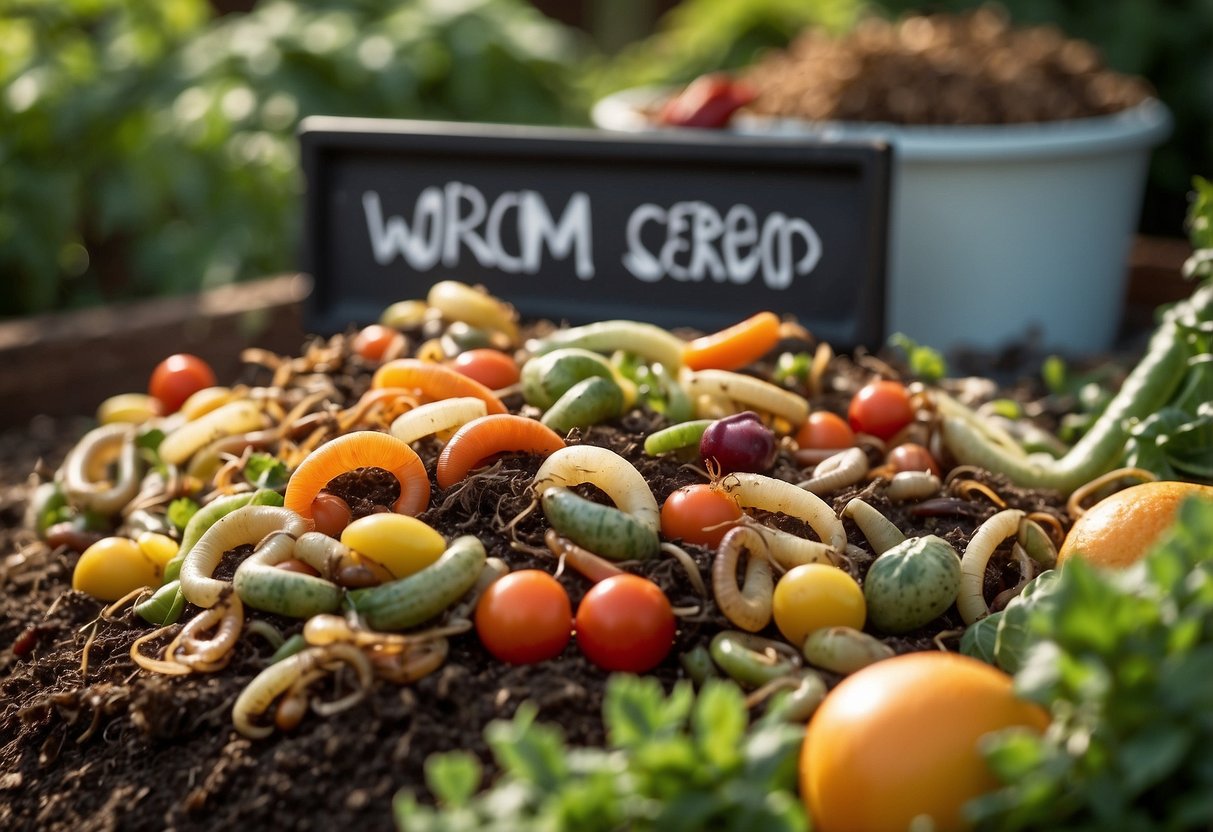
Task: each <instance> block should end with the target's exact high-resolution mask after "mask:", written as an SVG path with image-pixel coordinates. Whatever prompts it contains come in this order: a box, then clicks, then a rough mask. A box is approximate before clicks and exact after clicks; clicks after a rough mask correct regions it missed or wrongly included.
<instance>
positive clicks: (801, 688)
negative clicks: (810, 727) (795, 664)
mask: <svg viewBox="0 0 1213 832" xmlns="http://www.w3.org/2000/svg"><path fill="white" fill-rule="evenodd" d="M800 673H801V675H800V683H799V684H797V685H796V687H794V688H793V689H792V690H790V691H788V693H787V694H786V695H785V697H784V698H783V699H782V700H781V701H780V704H779V706H778V708H779V715H780V716H781V717H783V719H784V720H786V721H787V722H802V723H803V722H808V721H809V719H810V718H812V716H813V714H814V713H815V712H816V711H817V708H818V706H820V705H821V703H822V702H823V701H824V700H825V698H826V693H828V689H827V688H826V683H825V679H823V678H821V674H820V673H818V672H817V671H815V670H813V669H811V668H807V667H806V668H804V669H803V670H801V671H800Z"/></svg>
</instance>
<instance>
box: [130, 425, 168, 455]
mask: <svg viewBox="0 0 1213 832" xmlns="http://www.w3.org/2000/svg"><path fill="white" fill-rule="evenodd" d="M164 436H165V434H164V431H162V430H161V429H160V428H145V429H143V430H141V431H139V432H138V433H136V434H135V447H136V448H139V449H140V450H143V451H151V452H152V454H157V452H158V451H159V450H160V443H161V442H163V441H164ZM156 458H157V459H158V458H159V457H158V456H157V457H156Z"/></svg>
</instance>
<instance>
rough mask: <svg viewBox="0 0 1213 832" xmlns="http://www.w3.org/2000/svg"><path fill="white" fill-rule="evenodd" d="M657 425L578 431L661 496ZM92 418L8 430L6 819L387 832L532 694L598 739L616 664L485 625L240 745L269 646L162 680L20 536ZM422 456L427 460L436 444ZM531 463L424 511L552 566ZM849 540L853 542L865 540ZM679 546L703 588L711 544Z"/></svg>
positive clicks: (1, 754)
mask: <svg viewBox="0 0 1213 832" xmlns="http://www.w3.org/2000/svg"><path fill="white" fill-rule="evenodd" d="M837 366H838V369H837V371H836V373H835V376H836V377H835V378H834V379H833V392H832V394H830V395H828V396H824V397H821V398H820V399H819V400H818V401H815V402H814V404H815V406H825V407H832V408H833V409H836V410H838V409H841V407H843V406H844V403H845V401H846V399H847V397H848V396H849V392H850V391H851V390H854V389H855V388H856V387H857V386H858V384H859V383H860V382H861V381H862V380H864V379H866V378H867V377H868V376H869V375H870V372H869V371H868V370H866V369H863V368H862V367H861V366H860V365H858V364H854V363H850V362H846V361H842V362H837ZM515 405H517V402H515ZM655 424H656V423H655V422H653V420H652V418H651V417H646V416H644V415H643V414H640V413H639V412H637V413H634V414H633V415H631V416H629V417H626V418H625V419H623V420H620V421H618V422H616V423H614V424H612V425H608V426H599V427H594V428H592V429H590V430H588V431H586V432H585V434H584V436H583V437H582V441H584V442H588V443H592V444H596V445H604V446H607V447H610V448H612V449H614V450H616V451H618V452H619V453H621V454H623V455H624V456H625V457H628V458H629V459H631V460H634V461H635V462H636V464H637V465H638V466H639V467H640V469H641V471H642V472H643V473H644V474H645V475H646V477H647V478H648V480H649V482H650V483H651V484H652V487H653V491H654V494H655V496H656V497H657V499H658V502H662V501H664V499H665V497H666V496H667V495H668V494H669V493H670V492H671V491H673V490H674V489H675V488H677V487H679V486H682V485H686V484H688V483H691V482H696V481H701V480H702V478H701V476H700V474H699V473H697V472H696V471H695V470H694V469H692V468H690V467H687V466H682V465H679V464H678V463H676V462H673V461H667V460H653V459H649V458H646V457H644V455H643V451H642V450H641V445H642V443H643V439H644V437H645V435H646V434H647V433H648V432H650V431H651V430H652V429H653V427H654V426H655ZM87 426H88V421H87V420H81V419H59V420H50V419H38V420H35V422H33V423H31V424H30V426H29V427H28V429H26V430H21V431H11V432H8V433H3V434H0V555H2V556H3V557H4V560H3V561H2V563H3V566H2V567H0V570H2V571H0V580H2V581H3V587H4V589H3V595H0V828H3V829H7V830H19V829H38V830H44V832H55V830H71V832H88V830H110V829H123V830H142V829H174V830H204V829H205V830H213V829H221V828H248V829H258V828H283V829H295V830H308V829H320V830H326V831H327V830H332V829H352V828H356V829H360V830H363V831H364V832H370V830H381V829H382V830H386V829H391V828H392V826H393V821H392V814H391V801H392V797H393V795H394V794H395V793H396V792H397V791H398V790H400V789H413V790H418V791H423V789H424V787H423V785H422V783H423V780H422V766H423V763H424V761H425V759H426V757H427V756H428V755H429V754H431V753H433V752H436V751H447V750H452V749H467V750H470V751H472V752H474V753H476V754H477V755H479V756H480V757H481V758H482V759H484V760H485V762H486V763H488V762H490V758H489V754H488V750H487V747H486V745H485V743H484V740H483V736H482V732H483V728H484V726H485V725H486V723H488V722H489V721H491V720H493V719H498V718H505V717H509V716H511V715H512V714H513V713H514V711H515V709H516V708H517V707H518V705H519V703H521V702H523V701H524V700H528V699H529V700H532V701H534V702H535V703H536V704H537V705H538V706H539V709H540V716H541V719H544V720H548V721H551V722H553V723H556V724H559V725H560V726H561V727H562V729H563V731H564V733H565V735H566V737H567V738H568V739H569V741H570V742H572V743H574V744H580V745H593V744H601V743H602V742H603V729H602V723H601V719H600V711H601V704H602V693H603V687H604V682H605V678H606V675H605V674H604V673H603V672H602V671H600V670H598V669H597V668H595V667H593V666H592V665H590V664H589V663H588V662H587V661H586V660H585V659H584V658H583V657H582V656H581V655H580V653H579V652H578V651H577V649H576V647H575V646H574V645H572V644H571V645H570V646H569V647H568V648H567V649H566V651H565V652H564V654H563V655H562V656H560V657H559V658H558V659H556V660H554V661H550V662H547V663H544V664H540V665H537V666H530V667H511V666H507V665H505V664H502V663H500V662H497V661H495V660H493V659H491V658H490V657H489V656H488V654H487V653H486V652H485V651H484V649H483V648H482V647H481V646H480V644H479V642H478V641H477V639H476V637H475V635H474V634H467V635H464V636H460V637H456V638H454V639H453V640H452V645H451V653H450V656H449V658H448V660H447V662H446V663H445V665H444V666H443V667H442V668H441V669H440V670H439V671H438V672H436V673H434V674H433V675H431V676H429V677H427V678H425V679H423V680H421V681H420V682H417V683H416V684H413V685H410V686H405V687H397V686H394V685H391V684H386V683H379V684H377V685H376V686H375V688H374V690H373V692H372V693H371V695H369V696H368V697H367V699H366V700H364V701H363V702H362V703H361V704H359V705H357V706H356V707H353V708H351V709H349V710H347V711H345V712H343V713H341V714H339V715H337V716H334V717H332V718H327V719H322V718H319V717H316V716H314V715H310V714H309V715H308V716H307V717H305V719H304V720H303V723H302V724H301V725H300V726H299V727H298V728H297V729H296V730H295V731H293V732H292V733H289V734H282V733H276V734H274V735H273V736H272V737H270V738H269V739H266V740H261V741H250V740H248V739H244V738H242V737H241V736H239V735H238V734H237V733H236V732H235V731H234V730H233V728H232V725H231V717H230V712H231V708H232V704H233V702H234V701H235V698H236V696H237V695H238V693H239V692H240V691H241V690H242V689H243V688H244V686H245V685H246V684H247V683H248V682H249V680H250V679H252V678H253V676H254V675H255V674H256V673H257V672H258V671H259V670H260V669H261V668H263V667H264V666H265V662H266V658H267V656H268V655H269V653H270V648H269V647H268V645H267V644H266V643H265V642H264V641H263V640H262V639H260V638H258V637H257V636H255V635H249V634H246V635H245V636H243V637H242V639H241V641H240V643H239V645H238V648H237V652H236V656H235V658H234V659H233V661H232V662H231V664H230V665H229V666H228V667H227V668H226V669H224V670H222V671H220V672H218V673H214V674H207V675H191V676H186V677H174V678H168V677H161V676H155V675H152V674H150V673H147V672H145V671H141V670H139V669H137V668H136V667H135V665H134V664H133V663H132V661H131V660H130V658H129V655H128V651H129V649H130V645H131V643H132V641H134V639H135V638H137V637H138V636H139V635H141V634H144V633H146V632H147V628H146V627H145V626H144V625H143V624H142V622H141V621H138V620H137V619H136V618H135V617H134V616H133V614H132V613H130V612H125V613H123V614H121V615H118V616H117V617H115V618H113V619H110V620H105V621H102V622H100V623H99V624H97V625H96V627H95V628H94V627H93V626H91V623H92V622H94V621H95V620H96V619H97V616H98V613H99V611H100V610H101V608H102V606H103V605H102V604H101V603H99V602H97V601H95V600H93V599H91V598H89V597H87V596H85V595H83V594H80V593H76V592H73V591H72V590H71V573H72V569H73V566H74V564H75V561H76V558H77V555H75V554H73V553H70V552H67V551H65V550H63V549H53V550H52V549H48V548H47V547H46V546H45V545H43V544H41V543H39V542H37V541H35V540H34V539H33V537H32V536H31V535H30V534H29V533H28V532H26V531H24V530H23V529H22V515H23V512H24V510H25V504H26V500H27V496H28V493H29V488H30V485H29V484H30V482H31V480H30V475H31V472H33V471H34V470H35V469H37V468H40V469H41V470H43V471H51V470H53V469H54V468H55V467H56V466H58V464H59V463H60V462H61V460H62V459H63V456H64V454H65V453H66V451H67V450H68V449H69V448H70V447H71V445H72V443H73V442H74V441H75V440H76V438H78V437H79V436H80V435H81V434H82V433H83V431H84V430H85V429H86V427H87ZM420 448H421V451H422V457H423V459H424V460H425V462H426V463H427V467H428V468H429V470H431V471H432V470H433V462H434V459H435V457H436V454H437V450H438V446H437V444H436V443H422V445H421V446H420ZM781 454H782V455H781V458H780V461H779V463H778V465H779V466H782V469H781V470H782V471H783V472H784V473H785V474H789V475H791V477H794V476H795V474H796V473H797V471H796V470H795V468H794V463H793V462H792V460H791V457H790V456H788V455H787V454H786V453H782V452H781ZM536 467H537V465H536V463H535V461H533V460H528V459H521V458H519V459H507V460H505V461H503V462H501V463H500V464H499V465H498V466H496V467H494V468H491V469H488V470H487V471H486V472H485V473H481V474H479V475H476V476H473V477H472V478H471V479H470V480H469V481H467V482H466V483H465V484H462V485H460V486H457V487H456V488H455V489H451V491H450V492H448V493H443V492H441V491H440V490H438V489H437V488H435V491H434V497H433V499H432V502H431V508H430V509H429V510H428V511H427V512H426V513H425V514H423V515H422V519H424V520H426V521H427V522H429V523H430V524H431V525H433V526H434V527H436V528H438V529H439V530H441V531H443V532H444V533H445V534H447V535H448V536H451V535H455V534H464V533H472V534H476V535H478V536H479V537H480V538H481V539H482V540H483V541H485V543H486V545H487V546H488V548H489V554H490V555H495V556H498V557H501V558H504V559H505V560H507V562H509V563H510V564H511V566H512V567H514V568H519V567H526V566H532V565H534V566H538V567H540V568H544V569H547V570H549V571H550V570H552V569H553V568H554V561H553V560H552V559H551V558H550V557H548V556H547V555H546V554H543V553H542V551H543V532H544V529H545V524H544V520H543V518H542V514H541V512H532V513H531V514H530V515H529V516H528V517H527V518H526V519H524V520H522V521H520V522H518V523H517V525H516V537H517V540H518V542H519V543H520V544H522V546H524V547H530V548H532V549H534V550H535V551H534V552H530V551H526V550H522V551H519V550H518V548H517V547H515V548H514V549H511V547H510V545H509V537H508V536H507V535H506V534H505V533H503V528H504V526H505V524H506V523H508V522H509V521H510V520H511V518H513V517H514V516H515V515H516V514H518V513H519V512H520V511H521V510H522V509H523V508H525V507H526V505H527V504H528V502H529V500H530V498H529V495H528V494H527V493H526V486H527V484H528V483H529V482H530V479H531V477H532V476H533V474H534V471H535V468H536ZM987 481H988V482H990V483H991V484H992V485H994V486H995V487H996V488H997V489H998V490H999V491H1000V492H1001V493H1002V494H1003V495H1004V496H1006V497H1007V498H1008V499H1009V500H1010V501H1011V503H1012V504H1013V505H1015V506H1018V507H1026V508H1032V509H1037V508H1039V509H1044V510H1048V511H1053V512H1054V513H1057V514H1059V515H1060V514H1062V512H1061V511H1060V506H1059V504H1058V501H1057V500H1056V499H1053V498H1051V496H1050V495H1048V494H1042V493H1034V492H1024V491H1020V490H1017V489H1012V488H1009V487H1008V486H1007V484H1006V483H1003V482H998V481H997V480H987ZM854 494H855V490H854V489H852V490H850V491H848V492H847V493H844V494H840V495H837V499H836V500H835V505H836V507H837V508H839V509H841V506H842V505H843V504H844V503H845V501H846V500H847V499H849V498H850V497H851V496H854ZM876 505H877V506H878V507H880V508H882V509H883V510H885V511H886V512H887V513H888V514H889V515H890V516H891V517H892V518H893V519H894V521H895V522H896V523H897V524H898V525H899V526H900V527H901V528H902V529H903V530H904V531H906V532H907V534H916V533H933V534H939V535H942V536H944V537H947V538H948V539H949V540H951V541H953V542H955V543H956V544H958V545H963V544H964V543H965V542H966V541H967V539H968V537H969V535H971V533H972V531H973V529H974V528H975V526H976V524H977V523H978V522H980V520H981V519H983V518H984V517H986V516H989V515H990V514H992V513H993V511H994V508H993V506H989V505H987V506H984V507H983V508H982V510H981V513H980V516H979V517H971V516H941V517H929V518H920V517H915V516H913V515H912V514H911V513H910V512H909V511H907V509H906V508H905V507H904V506H891V505H888V504H886V503H883V502H880V501H877V502H876ZM853 538H854V540H855V541H858V540H859V538H858V537H857V534H856V535H853ZM687 549H688V550H689V551H690V552H691V554H692V555H693V556H694V558H695V560H696V563H697V564H698V566H699V570H700V573H701V574H702V576H703V578H704V579H705V581H706V582H708V583H709V585H710V558H711V553H710V552H709V551H708V550H706V549H703V548H701V547H697V546H688V547H687ZM637 570H638V571H639V572H641V573H643V574H645V575H647V576H648V577H650V578H652V579H653V580H655V581H656V582H658V583H659V584H660V585H661V586H662V587H663V588H664V589H665V590H666V592H667V594H668V595H669V597H670V600H671V601H672V603H673V604H674V605H675V606H692V605H695V604H697V603H699V601H700V599H699V598H698V596H697V595H696V593H695V590H694V588H693V586H692V584H691V582H690V581H689V580H688V579H687V577H686V574H685V572H683V570H682V569H681V567H679V566H678V564H677V563H676V562H674V561H673V560H672V559H669V558H657V559H654V560H652V561H650V562H647V563H644V564H641V565H639V566H638V567H637ZM561 581H562V583H563V584H564V585H565V586H566V587H567V589H568V590H569V593H570V595H571V597H572V600H573V603H574V605H576V603H577V602H578V600H579V599H580V598H581V596H582V595H583V594H584V592H585V590H586V589H587V587H588V584H587V582H586V581H585V580H583V579H582V578H580V577H579V576H577V575H575V574H565V575H563V576H562V578H561ZM188 614H189V613H188V611H187V615H188ZM253 615H255V613H253ZM274 623H275V624H277V625H278V626H280V627H282V628H283V629H284V631H285V632H286V633H290V632H293V631H297V630H298V628H299V624H297V623H291V622H287V621H285V620H281V619H279V620H276V621H274ZM724 626H725V621H724V619H723V618H722V616H720V615H719V613H718V612H717V611H716V610H715V607H714V606H713V605H711V604H709V605H707V607H706V609H704V610H703V611H702V612H701V613H700V614H699V615H698V616H695V617H692V618H690V619H687V620H684V621H683V622H682V623H681V625H680V628H679V633H678V638H677V643H676V645H675V649H674V650H673V651H672V652H671V654H670V656H669V658H667V660H666V661H665V662H663V663H662V665H661V666H660V667H658V668H657V669H656V670H655V671H654V675H656V676H657V677H658V678H659V679H660V680H661V681H662V682H663V683H664V684H666V685H667V686H669V685H670V684H672V683H673V682H674V681H675V680H677V679H679V678H681V677H682V676H683V673H682V671H681V669H680V666H679V663H678V655H679V654H680V653H681V652H683V651H685V650H687V649H689V648H691V647H693V646H695V645H697V644H706V642H707V641H708V640H709V639H710V638H711V636H712V635H713V634H714V633H715V632H717V631H718V630H719V629H721V628H722V627H724ZM959 626H960V622H959V619H958V618H956V616H955V613H954V612H953V613H950V614H949V615H948V616H946V617H945V618H944V619H943V620H941V621H940V622H939V625H938V626H937V627H935V628H933V629H932V630H931V631H924V632H920V633H915V634H912V635H911V636H909V637H904V638H897V639H892V640H890V643H891V644H892V646H893V647H894V648H895V649H896V650H898V651H899V652H906V651H911V650H920V649H930V648H932V647H933V643H932V642H933V639H935V637H936V636H939V635H940V634H941V633H942V634H943V636H942V637H943V638H944V640H945V643H946V644H948V645H949V646H950V647H952V648H955V646H956V636H955V635H954V634H951V633H949V632H948V631H954V630H956V629H958V628H959ZM93 630H95V633H94V637H93V638H92V642H91V645H90V646H89V649H88V655H87V672H82V656H83V652H84V647H85V644H86V641H88V639H89V634H90V632H92V631H93ZM348 683H349V680H348V679H345V680H341V681H338V682H337V683H336V684H337V685H338V686H340V685H341V684H348ZM343 692H344V691H342V690H330V691H329V693H330V694H331V695H332V696H339V695H341V694H342V693H343ZM490 772H491V767H490Z"/></svg>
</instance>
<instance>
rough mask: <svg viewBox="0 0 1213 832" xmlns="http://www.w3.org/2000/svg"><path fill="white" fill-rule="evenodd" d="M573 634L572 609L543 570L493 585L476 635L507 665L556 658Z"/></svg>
mask: <svg viewBox="0 0 1213 832" xmlns="http://www.w3.org/2000/svg"><path fill="white" fill-rule="evenodd" d="M572 632H573V608H572V604H570V603H569V594H568V593H567V592H565V591H564V587H563V586H561V585H560V582H559V581H557V580H556V579H555V578H553V577H552V576H551V575H549V574H548V573H546V572H542V571H540V570H538V569H521V570H519V571H517V572H511V573H510V574H508V575H505V576H504V577H502V578H499V579H498V580H496V581H494V582H493V583H492V584H491V585H490V586H489V588H488V589H486V590H485V591H484V594H483V595H481V596H480V600H479V601H478V602H477V603H476V634H477V635H478V636H480V642H481V644H483V645H484V647H485V649H486V650H488V651H489V652H490V653H492V654H493V655H494V656H496V657H497V658H498V659H499V660H501V661H503V662H509V663H510V664H534V663H535V662H542V661H546V660H547V659H554V658H555V657H557V656H559V655H560V654H561V653H562V652H563V651H564V647H565V645H566V644H568V643H569V638H571V637H572Z"/></svg>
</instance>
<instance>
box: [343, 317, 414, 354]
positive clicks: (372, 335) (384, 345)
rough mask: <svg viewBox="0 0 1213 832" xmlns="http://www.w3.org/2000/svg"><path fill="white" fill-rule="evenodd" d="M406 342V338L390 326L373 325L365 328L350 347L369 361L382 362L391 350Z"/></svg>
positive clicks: (355, 337)
mask: <svg viewBox="0 0 1213 832" xmlns="http://www.w3.org/2000/svg"><path fill="white" fill-rule="evenodd" d="M403 341H404V336H403V335H401V334H400V333H399V332H397V331H396V330H394V329H392V328H391V327H390V326H383V325H382V324H371V325H370V326H367V327H363V328H362V330H361V331H359V333H358V334H357V335H355V336H354V340H353V341H352V342H351V343H350V347H351V348H352V349H353V350H354V352H356V353H358V354H359V355H360V356H362V357H363V358H365V359H366V360H367V361H382V360H383V356H384V355H385V354H386V353H387V351H388V349H389V348H392V347H395V346H396V345H398V344H401V343H402V342H403Z"/></svg>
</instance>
